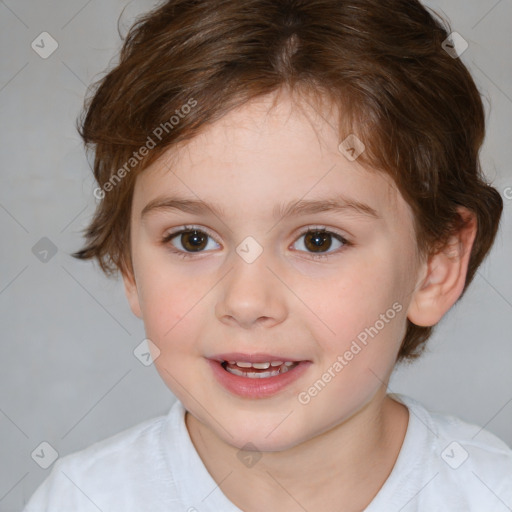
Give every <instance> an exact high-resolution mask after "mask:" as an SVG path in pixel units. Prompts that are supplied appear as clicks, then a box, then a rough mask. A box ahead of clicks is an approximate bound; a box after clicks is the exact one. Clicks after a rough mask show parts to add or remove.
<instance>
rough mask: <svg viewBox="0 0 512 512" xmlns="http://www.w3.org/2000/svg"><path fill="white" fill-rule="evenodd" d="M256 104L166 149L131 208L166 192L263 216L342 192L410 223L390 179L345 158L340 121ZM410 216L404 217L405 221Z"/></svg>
mask: <svg viewBox="0 0 512 512" xmlns="http://www.w3.org/2000/svg"><path fill="white" fill-rule="evenodd" d="M274 99H275V97H274V96H271V95H269V96H265V97H262V98H257V99H256V100H253V101H251V102H249V103H246V104H244V105H243V106H242V107H239V108H237V109H235V110H233V111H231V112H229V113H228V114H226V115H225V116H224V117H222V118H221V119H220V120H218V121H216V122H215V123H213V124H211V125H209V126H208V127H206V128H205V129H204V130H203V131H202V132H201V134H199V135H197V136H196V137H194V138H193V139H191V140H188V141H186V142H185V143H181V144H179V145H177V146H174V147H171V148H169V149H168V150H167V151H166V152H165V153H164V154H163V155H162V156H161V157H160V158H159V159H158V160H157V161H156V162H154V163H153V164H152V165H151V166H150V167H148V168H147V169H145V170H144V171H143V172H142V173H141V174H140V175H139V176H138V177H137V181H136V187H135V193H134V210H138V211H139V212H140V211H141V210H142V209H143V208H144V206H145V205H146V204H147V202H148V201H150V200H153V199H155V198H158V197H163V196H164V195H165V194H172V195H173V196H179V197H184V198H189V199H200V200H202V201H205V202H208V203H212V204H215V205H219V206H222V209H223V211H226V212H227V213H229V214H231V215H236V216H239V215H240V213H241V212H247V214H248V215H249V214H254V215H257V216H260V215H262V214H263V213H262V210H265V211H267V212H268V213H269V214H272V212H275V208H276V207H277V206H279V205H282V204H283V203H287V202H288V201H289V200H296V199H301V198H303V199H304V200H313V199H319V200H321V199H325V198H329V199H331V198H333V197H334V196H336V195H337V194H338V195H340V196H343V197H349V198H351V199H353V200H354V201H357V202H360V203H365V204H369V205H371V207H372V208H373V209H374V210H376V211H378V212H379V213H380V214H381V215H382V216H383V217H387V218H390V217H394V218H402V220H403V219H404V218H406V219H408V220H411V212H410V209H409V207H408V205H407V204H406V203H405V201H404V200H403V198H402V197H401V195H400V194H399V192H398V190H397V188H396V186H395V184H394V182H393V180H392V179H391V178H390V177H389V176H388V175H386V174H384V173H382V172H377V171H375V170H371V169H367V168H365V167H364V166H363V165H361V164H360V163H359V162H358V161H357V160H355V161H350V160H348V159H347V158H346V157H345V156H344V155H343V153H341V152H340V151H339V149H338V146H339V144H340V140H339V135H338V132H337V123H336V119H337V117H336V115H334V114H333V113H332V111H328V110H326V109H323V110H320V109H319V108H318V107H317V106H312V104H311V103H310V102H307V101H301V100H298V99H297V98H292V97H291V96H289V95H283V96H280V98H279V101H278V102H277V103H275V104H274V103H273V101H274ZM404 216H405V217H404Z"/></svg>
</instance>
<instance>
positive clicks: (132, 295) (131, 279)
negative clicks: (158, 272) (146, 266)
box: [122, 273, 142, 318]
mask: <svg viewBox="0 0 512 512" xmlns="http://www.w3.org/2000/svg"><path fill="white" fill-rule="evenodd" d="M122 276H123V282H124V291H125V294H126V298H127V299H128V303H129V304H130V309H131V310H132V312H133V314H134V315H135V316H136V317H138V318H142V311H141V308H140V302H139V293H138V290H137V284H136V282H135V276H134V275H133V274H131V273H130V274H122Z"/></svg>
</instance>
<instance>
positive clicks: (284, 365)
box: [221, 361, 299, 379]
mask: <svg viewBox="0 0 512 512" xmlns="http://www.w3.org/2000/svg"><path fill="white" fill-rule="evenodd" d="M298 364H299V363H298V362H296V361H285V362H282V361H272V362H266V363H249V362H247V363H241V362H236V361H223V362H222V363H221V366H222V368H224V370H226V371H227V372H228V373H231V374H232V375H238V376H240V377H246V378H248V379H266V378H269V377H277V376H278V375H281V374H283V373H286V372H288V371H290V370H292V369H293V368H295V367H296V366H297V365H298Z"/></svg>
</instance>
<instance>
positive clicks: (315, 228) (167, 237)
mask: <svg viewBox="0 0 512 512" xmlns="http://www.w3.org/2000/svg"><path fill="white" fill-rule="evenodd" d="M189 231H198V232H200V233H204V234H205V235H207V236H209V237H210V238H214V237H213V236H212V235H211V234H210V233H208V231H206V230H205V229H203V228H199V227H198V226H183V227H182V229H180V230H179V231H173V232H172V233H168V234H166V235H165V236H164V237H163V238H162V240H161V244H162V245H166V246H167V245H168V246H169V250H170V252H171V253H173V254H176V256H178V257H179V258H182V259H189V258H193V257H195V255H196V254H201V252H205V251H198V252H197V253H191V252H184V251H180V250H177V249H175V248H174V247H173V246H172V245H171V244H169V242H170V241H171V240H172V239H173V238H176V237H177V236H178V235H181V234H182V233H187V232H189ZM317 232H320V233H322V234H327V235H333V237H334V238H336V239H337V240H338V241H340V242H341V243H343V247H341V248H340V249H338V250H337V251H334V252H330V253H325V254H314V253H308V254H309V255H310V256H311V257H312V258H313V259H314V260H324V259H326V258H328V257H329V256H331V255H333V254H337V253H339V252H340V251H341V250H343V248H347V247H351V246H353V245H354V244H353V243H352V242H349V241H348V240H347V239H346V238H345V237H343V236H342V235H340V234H339V233H335V232H333V231H329V230H328V229H327V228H326V227H325V226H313V227H309V228H308V229H306V230H305V231H303V232H302V233H300V234H299V236H298V238H297V240H298V239H299V238H301V237H303V236H304V235H307V234H309V233H317ZM301 252H304V251H301Z"/></svg>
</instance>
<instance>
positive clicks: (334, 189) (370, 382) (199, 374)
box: [125, 97, 419, 451]
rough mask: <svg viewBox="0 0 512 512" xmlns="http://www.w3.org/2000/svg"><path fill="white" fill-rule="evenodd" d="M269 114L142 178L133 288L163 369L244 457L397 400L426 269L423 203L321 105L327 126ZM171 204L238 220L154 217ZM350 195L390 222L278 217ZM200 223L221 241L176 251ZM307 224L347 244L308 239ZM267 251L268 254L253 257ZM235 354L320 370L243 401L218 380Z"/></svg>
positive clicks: (210, 136)
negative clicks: (354, 152)
mask: <svg viewBox="0 0 512 512" xmlns="http://www.w3.org/2000/svg"><path fill="white" fill-rule="evenodd" d="M269 104H270V98H268V97H267V98H264V99H263V100H261V99H260V100H258V101H257V102H253V103H251V104H247V105H245V106H244V107H243V108H241V109H240V110H239V111H237V112H232V113H230V114H228V115H227V116H225V117H224V118H223V119H221V120H220V121H219V122H217V123H216V124H214V125H212V126H211V127H209V129H208V130H207V131H205V132H204V134H203V135H200V136H198V137H196V138H195V139H193V140H192V141H191V142H190V143H189V144H188V146H186V147H185V148H181V150H180V152H179V157H180V158H177V159H176V160H175V162H174V163H171V161H170V159H169V155H168V154H166V155H164V158H163V159H160V160H159V161H158V162H156V163H155V164H154V165H153V166H151V167H150V168H148V169H146V170H145V171H144V172H143V173H142V174H141V175H140V176H139V177H138V179H137V182H136V186H135V191H134V198H133V208H132V215H131V226H132V233H131V247H132V258H133V265H134V273H135V279H136V288H135V287H133V286H131V285H130V282H129V280H126V279H125V283H126V286H127V294H128V298H129V300H130V304H131V307H132V310H133V311H134V313H135V314H136V315H138V316H141V317H142V318H143V320H144V324H145V329H146V335H147V337H148V338H149V339H150V340H152V342H153V343H154V344H155V345H156V346H158V348H159V350H160V355H159V357H158V358H157V359H156V361H155V365H156V367H157V369H158V371H159V373H160V375H161V376H162V378H163V379H164V381H165V382H166V384H167V385H168V387H169V388H170V389H171V390H172V391H173V393H174V394H175V395H176V396H177V397H178V398H179V399H180V400H181V401H182V402H183V404H184V405H185V407H186V408H187V409H188V410H189V411H190V412H191V413H192V414H193V415H194V416H195V417H196V418H197V419H199V420H200V421H201V422H202V423H203V424H204V425H206V426H207V427H208V428H210V429H211V430H212V431H213V432H215V433H216V434H217V435H218V436H219V437H220V438H222V439H223V440H224V441H225V442H227V443H229V444H231V445H232V446H236V447H242V446H244V445H245V443H247V442H251V443H253V444H254V445H255V446H256V447H258V448H259V449H261V450H264V451H277V450H284V449H287V448H291V447H293V446H295V445H297V444H298V443H300V442H303V441H306V440H308V439H310V438H312V437H314V436H316V435H318V434H320V433H322V432H324V431H326V430H327V429H330V428H331V427H333V426H336V425H338V424H340V423H341V422H343V421H344V420H345V419H348V418H349V417H350V416H352V415H353V414H354V413H355V412H357V411H359V410H360V409H361V408H362V407H363V406H365V405H367V404H368V403H369V402H371V401H372V400H377V399H378V398H379V397H380V398H381V397H382V391H383V390H385V387H386V386H385V384H384V383H385V382H386V381H387V380H388V378H389V375H390V373H391V371H392V369H393V366H394V362H395V359H396V355H397V352H398V350H399V346H400V341H401V339H402V337H403V335H404V333H405V327H406V315H407V310H408V307H409V304H410V302H411V300H412V298H413V295H412V292H413V290H414V288H415V286H416V281H417V277H418V268H419V267H418V263H417V256H416V244H415V238H414V231H413V218H412V213H411V211H410V209H409V207H408V205H407V204H406V203H405V201H404V200H403V198H402V196H401V195H400V194H399V193H398V192H397V189H396V188H395V186H394V184H392V182H391V180H390V179H389V178H387V177H385V176H384V175H382V174H377V173H370V172H369V171H366V170H364V169H363V168H362V167H361V166H360V164H358V162H357V160H356V161H355V162H352V161H349V160H348V159H347V158H346V157H345V156H344V155H343V154H342V153H341V152H340V151H339V150H338V145H339V142H340V141H339V140H338V137H337V134H336V132H335V131H334V130H333V128H332V127H333V126H335V122H334V118H331V119H327V121H328V122H326V121H324V120H323V119H322V117H320V116H318V115H315V114H314V113H313V111H312V110H309V111H310V119H311V121H312V122H313V123H314V125H315V127H316V131H315V129H314V128H313V126H312V125H311V122H310V120H308V119H307V118H306V117H304V116H303V115H302V114H301V113H300V112H299V111H296V110H292V104H291V103H290V102H289V99H288V98H287V99H286V100H284V99H283V100H282V101H281V102H280V103H279V104H278V108H277V109H276V110H273V111H270V112H267V110H268V107H269ZM304 105H305V106H306V104H305V103H304ZM306 108H307V106H306ZM166 158H167V159H166ZM170 196H173V197H175V198H182V199H191V200H202V201H205V202H206V203H208V204H212V205H216V206H218V207H219V208H221V209H222V211H223V212H222V213H219V214H218V215H215V214H213V213H212V212H210V211H208V210H205V211H203V212H199V213H192V212H185V211H180V210H177V209H170V208H169V209H164V208H161V209H152V210H150V211H148V212H147V213H145V214H144V216H143V217H142V218H141V212H142V210H143V209H144V207H145V206H146V205H147V204H148V203H150V202H151V201H154V200H155V199H157V198H159V199H164V198H166V197H170ZM342 198H346V199H347V200H351V201H358V202H360V203H365V204H366V205H368V206H370V207H371V208H372V209H373V210H375V211H376V213H377V215H378V218H376V217H374V216H372V215H370V214H368V213H365V212H361V211H357V210H356V209H354V208H346V209H343V210H337V211H323V212H316V213H315V212H310V213H307V214H296V215H293V216H290V217H281V216H280V215H279V214H278V213H277V211H278V208H279V207H284V206H285V205H287V204H288V203H292V202H294V201H297V200H304V201H311V200H317V201H318V200H320V201H327V200H328V199H331V200H341V199H342ZM274 215H276V216H274ZM185 225H187V226H193V227H194V228H196V229H198V230H200V231H201V232H202V233H206V234H207V235H209V236H207V235H206V234H202V233H199V237H194V236H193V235H191V234H189V235H188V236H186V235H184V236H181V235H178V236H176V237H175V238H173V239H172V240H171V241H168V242H167V243H166V244H163V243H161V240H162V239H163V238H164V236H165V235H167V234H169V233H171V232H176V231H179V230H180V229H181V228H183V226H185ZM308 228H312V229H313V230H314V228H316V229H317V230H318V229H319V228H326V230H327V231H329V232H332V233H334V235H330V236H329V234H327V236H326V235H324V236H323V237H322V235H321V234H320V235H317V236H316V237H315V236H314V235H313V236H310V237H308V236H304V235H303V234H304V232H305V231H307V229H308ZM201 235H202V236H203V237H204V238H201ZM335 235H341V236H342V237H344V238H345V239H347V240H348V242H350V243H351V244H352V245H346V246H343V244H342V242H340V241H339V240H338V239H337V238H336V237H335ZM247 237H250V239H249V241H248V242H247V245H246V242H245V241H246V238H247ZM242 242H243V243H242ZM256 243H257V244H259V246H261V248H262V249H263V251H262V252H261V254H259V256H258V257H256V258H255V259H254V261H252V262H250V259H249V258H253V257H255V256H257V254H258V253H257V250H256V248H257V247H256ZM240 244H241V245H240ZM329 244H330V245H329ZM194 247H198V248H199V250H198V252H193V250H194ZM237 248H238V251H237ZM315 248H317V250H316V251H315ZM173 249H174V250H175V251H178V252H179V251H181V253H187V250H188V253H187V254H188V255H189V256H190V257H189V258H186V259H183V258H181V257H180V256H179V255H178V254H176V253H173V252H172V250H173ZM244 250H245V251H246V252H244ZM322 254H324V255H325V256H326V257H325V258H323V259H314V255H322ZM365 329H368V330H367V331H365ZM370 333H371V334H370ZM365 334H366V340H365V341H366V344H364V342H363V341H362V340H364V339H365ZM358 336H359V338H358ZM354 340H355V341H356V342H357V346H359V350H358V349H357V346H356V345H354V344H353V342H354ZM351 347H352V350H351ZM347 351H349V352H351V354H352V357H351V356H350V354H349V355H348V356H346V355H345V354H346V352H347ZM228 352H240V353H244V354H249V355H252V354H256V353H264V354H271V355H272V356H273V357H272V358H271V359H268V360H269V362H270V361H271V360H279V361H308V362H309V363H306V364H302V365H300V366H299V367H297V369H296V370H291V371H296V372H297V375H298V376H297V377H296V378H295V379H291V381H289V382H288V383H287V385H286V386H284V387H282V389H280V390H274V391H273V392H272V393H271V394H267V395H266V396H260V397H256V395H254V394H251V395H250V396H247V395H246V396H242V395H240V394H239V393H241V391H233V390H232V389H227V388H226V387H225V386H224V384H222V383H221V382H220V381H219V380H218V377H217V372H215V371H214V370H213V369H212V368H213V367H212V365H215V364H217V365H218V366H217V367H216V368H217V370H218V371H219V372H224V373H223V374H222V375H224V376H225V377H228V378H230V377H229V376H230V374H228V373H227V371H226V370H224V369H223V368H222V367H221V366H220V363H212V362H211V361H210V362H209V360H210V359H211V358H215V357H216V356H218V355H220V354H226V353H228ZM274 356H275V357H274ZM238 360H241V361H243V360H244V359H243V356H240V358H239V359H238ZM337 361H338V364H336V362H337ZM342 361H343V362H342ZM340 368H341V369H340ZM242 371H243V370H242ZM325 373H327V377H326V376H325V375H324V377H322V375H323V374H325ZM285 375H286V374H285ZM290 375H292V374H291V373H290ZM290 375H288V378H290ZM329 377H330V378H329ZM241 379H244V380H243V382H249V384H250V385H252V386H254V385H255V383H260V382H261V383H264V382H265V381H266V379H258V380H255V379H249V378H248V377H240V378H239V379H238V380H240V381H241ZM269 379H270V378H269ZM275 379H276V380H277V379H282V377H275ZM318 380H320V381H321V383H320V384H317V387H318V389H320V391H318V389H316V393H315V389H313V390H311V389H310V388H311V386H313V385H314V384H315V382H317V381H318ZM267 382H270V380H269V381H267ZM283 382H284V379H283ZM383 382H384V383H383ZM239 389H240V388H239ZM377 393H378V394H377Z"/></svg>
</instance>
